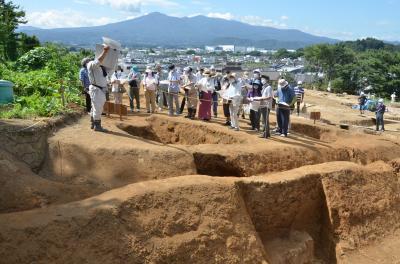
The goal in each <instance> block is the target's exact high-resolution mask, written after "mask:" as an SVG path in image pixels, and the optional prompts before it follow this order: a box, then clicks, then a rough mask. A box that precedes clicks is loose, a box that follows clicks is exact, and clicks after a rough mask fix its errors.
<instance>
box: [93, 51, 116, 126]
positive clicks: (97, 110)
mask: <svg viewBox="0 0 400 264" xmlns="http://www.w3.org/2000/svg"><path fill="white" fill-rule="evenodd" d="M109 50H110V47H109V46H107V45H104V47H103V52H102V53H101V54H100V56H99V57H98V58H97V59H95V60H93V61H90V62H89V63H88V64H87V69H88V74H89V80H90V86H89V94H90V99H91V100H92V112H91V122H92V125H91V128H92V129H94V131H98V132H107V130H106V129H104V128H103V127H102V126H101V114H102V113H103V107H104V103H105V102H106V95H105V93H106V90H107V78H106V77H107V71H106V69H105V67H104V66H102V65H101V64H102V63H103V61H104V58H105V57H106V56H107V53H108V51H109Z"/></svg>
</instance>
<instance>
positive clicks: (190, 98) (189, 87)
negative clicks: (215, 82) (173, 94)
mask: <svg viewBox="0 0 400 264" xmlns="http://www.w3.org/2000/svg"><path fill="white" fill-rule="evenodd" d="M195 84H196V76H195V75H194V74H193V70H192V68H191V67H186V68H185V69H184V76H183V83H182V88H183V89H184V90H185V94H186V96H187V107H188V115H187V116H185V118H190V119H194V118H195V117H196V111H197V102H198V99H197V96H198V94H197V90H196V87H195Z"/></svg>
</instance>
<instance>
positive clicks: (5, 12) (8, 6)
mask: <svg viewBox="0 0 400 264" xmlns="http://www.w3.org/2000/svg"><path fill="white" fill-rule="evenodd" d="M19 8H20V7H19V6H18V5H14V4H13V3H12V1H7V2H6V1H5V0H0V57H2V58H3V59H6V60H15V59H16V58H17V57H18V33H16V32H15V31H16V29H17V28H18V25H20V24H25V23H26V22H27V21H26V20H24V18H25V12H24V11H22V10H20V9H19Z"/></svg>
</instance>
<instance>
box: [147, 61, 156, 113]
mask: <svg viewBox="0 0 400 264" xmlns="http://www.w3.org/2000/svg"><path fill="white" fill-rule="evenodd" d="M157 85H158V80H157V78H156V76H155V75H154V74H153V71H152V70H151V69H150V68H147V69H146V72H145V76H144V79H143V88H144V96H145V98H146V109H147V113H148V114H149V113H155V111H156V88H157ZM150 105H151V110H150Z"/></svg>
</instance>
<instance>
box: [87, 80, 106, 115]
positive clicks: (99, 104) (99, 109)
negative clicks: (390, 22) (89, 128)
mask: <svg viewBox="0 0 400 264" xmlns="http://www.w3.org/2000/svg"><path fill="white" fill-rule="evenodd" d="M89 95H90V99H92V112H91V115H92V117H93V119H94V120H96V121H97V120H101V114H102V113H103V108H104V103H105V102H106V95H105V93H104V92H103V90H101V89H100V88H98V87H96V86H93V85H90V86H89Z"/></svg>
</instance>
